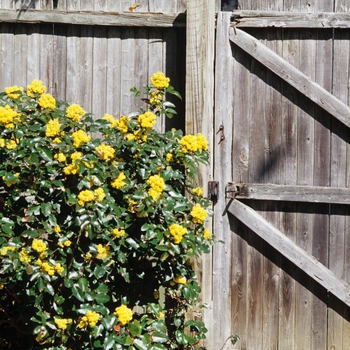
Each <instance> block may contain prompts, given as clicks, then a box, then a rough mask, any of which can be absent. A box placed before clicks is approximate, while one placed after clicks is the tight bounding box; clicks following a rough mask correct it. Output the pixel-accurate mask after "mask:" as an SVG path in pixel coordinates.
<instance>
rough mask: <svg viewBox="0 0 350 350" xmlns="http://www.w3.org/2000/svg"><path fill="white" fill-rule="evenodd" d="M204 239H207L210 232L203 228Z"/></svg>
mask: <svg viewBox="0 0 350 350" xmlns="http://www.w3.org/2000/svg"><path fill="white" fill-rule="evenodd" d="M203 237H204V239H209V238H210V237H211V233H210V231H209V230H208V229H205V230H204V232H203Z"/></svg>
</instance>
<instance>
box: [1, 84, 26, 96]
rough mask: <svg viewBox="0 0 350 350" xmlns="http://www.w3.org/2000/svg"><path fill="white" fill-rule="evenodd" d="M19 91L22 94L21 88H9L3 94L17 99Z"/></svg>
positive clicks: (15, 86)
mask: <svg viewBox="0 0 350 350" xmlns="http://www.w3.org/2000/svg"><path fill="white" fill-rule="evenodd" d="M19 91H21V92H23V87H18V86H17V85H14V86H9V87H6V88H5V92H6V94H7V96H8V97H9V98H18V97H19V95H20V94H19V93H18V92H19Z"/></svg>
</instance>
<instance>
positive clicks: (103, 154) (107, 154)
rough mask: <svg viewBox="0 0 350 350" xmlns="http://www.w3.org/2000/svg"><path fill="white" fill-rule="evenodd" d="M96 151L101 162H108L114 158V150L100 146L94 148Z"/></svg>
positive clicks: (103, 145) (106, 146)
mask: <svg viewBox="0 0 350 350" xmlns="http://www.w3.org/2000/svg"><path fill="white" fill-rule="evenodd" d="M96 151H97V152H98V154H99V156H100V158H101V159H102V160H109V159H112V158H113V157H114V153H115V150H114V148H113V147H111V146H108V145H105V144H102V145H99V146H97V147H96Z"/></svg>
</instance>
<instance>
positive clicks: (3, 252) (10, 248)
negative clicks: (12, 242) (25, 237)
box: [0, 246, 16, 255]
mask: <svg viewBox="0 0 350 350" xmlns="http://www.w3.org/2000/svg"><path fill="white" fill-rule="evenodd" d="M15 250H16V247H13V246H6V247H2V248H1V249H0V255H7V252H8V251H11V252H14V251H15Z"/></svg>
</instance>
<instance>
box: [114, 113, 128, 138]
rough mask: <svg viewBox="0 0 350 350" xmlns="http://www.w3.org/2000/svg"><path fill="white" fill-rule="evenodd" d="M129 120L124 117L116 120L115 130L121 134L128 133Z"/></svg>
mask: <svg viewBox="0 0 350 350" xmlns="http://www.w3.org/2000/svg"><path fill="white" fill-rule="evenodd" d="M129 121H130V119H129V118H128V117H126V116H125V115H122V116H121V117H120V119H119V120H116V125H117V129H118V130H120V131H121V132H123V133H124V134H125V133H127V132H128V130H129V127H128V124H129Z"/></svg>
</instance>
